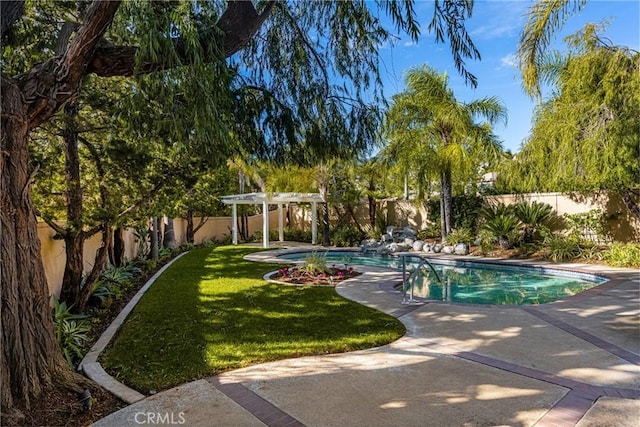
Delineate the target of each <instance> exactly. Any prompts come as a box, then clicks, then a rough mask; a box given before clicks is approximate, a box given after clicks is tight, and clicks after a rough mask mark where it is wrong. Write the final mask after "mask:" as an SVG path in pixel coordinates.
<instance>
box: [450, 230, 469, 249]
mask: <svg viewBox="0 0 640 427" xmlns="http://www.w3.org/2000/svg"><path fill="white" fill-rule="evenodd" d="M472 240H473V236H472V234H471V230H470V229H469V228H465V227H463V228H457V229H454V230H451V233H449V234H447V239H446V243H447V245H457V244H458V243H466V244H467V245H470V244H471V241H472Z"/></svg>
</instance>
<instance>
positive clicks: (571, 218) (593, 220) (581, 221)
mask: <svg viewBox="0 0 640 427" xmlns="http://www.w3.org/2000/svg"><path fill="white" fill-rule="evenodd" d="M564 219H565V221H566V223H567V226H568V227H569V230H570V233H571V234H572V235H574V236H575V237H577V238H579V239H580V240H588V241H592V242H598V243H600V242H607V241H609V240H610V239H609V236H608V234H607V227H606V222H605V219H604V216H603V215H602V212H601V211H600V210H598V209H592V210H590V211H589V212H582V213H577V214H573V215H569V214H564Z"/></svg>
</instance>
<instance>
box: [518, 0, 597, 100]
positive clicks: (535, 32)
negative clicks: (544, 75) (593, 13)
mask: <svg viewBox="0 0 640 427" xmlns="http://www.w3.org/2000/svg"><path fill="white" fill-rule="evenodd" d="M585 3H586V0H547V1H537V2H535V3H534V4H533V5H532V6H531V7H530V8H529V12H527V15H528V19H527V23H526V24H525V26H524V29H523V30H522V34H521V35H520V44H519V46H518V53H517V56H518V58H519V60H520V70H521V71H522V82H523V85H524V89H525V91H526V92H527V93H528V94H529V95H532V96H536V97H537V98H538V99H539V98H540V96H541V95H540V80H541V76H540V74H541V65H542V64H543V63H544V59H543V57H544V55H545V51H546V50H547V48H548V47H549V45H550V43H551V37H552V36H553V35H554V33H555V32H556V31H558V30H559V29H560V28H562V26H563V25H564V23H565V21H566V19H567V18H568V16H569V15H572V14H574V13H578V12H579V11H581V10H582V8H583V7H584V5H585Z"/></svg>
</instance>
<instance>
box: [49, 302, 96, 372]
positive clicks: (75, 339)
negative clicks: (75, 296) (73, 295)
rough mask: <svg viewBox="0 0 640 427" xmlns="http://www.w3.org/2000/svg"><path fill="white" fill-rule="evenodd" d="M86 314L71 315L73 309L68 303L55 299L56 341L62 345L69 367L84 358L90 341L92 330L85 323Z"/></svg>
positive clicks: (54, 321) (54, 322)
mask: <svg viewBox="0 0 640 427" xmlns="http://www.w3.org/2000/svg"><path fill="white" fill-rule="evenodd" d="M87 317H88V316H87V315H85V314H73V313H71V307H67V303H66V302H62V303H61V302H60V301H58V298H56V297H54V298H53V324H54V327H55V331H56V340H57V341H58V344H59V345H60V349H61V350H62V354H63V355H64V358H65V359H66V361H67V363H68V364H69V366H71V367H73V366H74V365H75V362H76V361H78V360H80V359H81V358H82V355H83V352H84V348H85V346H86V345H87V342H88V340H89V331H90V330H91V328H90V327H89V325H88V324H87V322H86V321H85V319H86V318H87Z"/></svg>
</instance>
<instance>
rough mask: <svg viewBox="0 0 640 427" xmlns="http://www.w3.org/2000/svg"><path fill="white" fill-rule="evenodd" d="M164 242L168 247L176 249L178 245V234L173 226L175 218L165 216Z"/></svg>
mask: <svg viewBox="0 0 640 427" xmlns="http://www.w3.org/2000/svg"><path fill="white" fill-rule="evenodd" d="M163 244H164V247H165V248H167V249H174V248H175V247H176V246H178V244H177V243H176V234H175V231H174V228H173V218H169V217H165V222H164V239H163Z"/></svg>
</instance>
